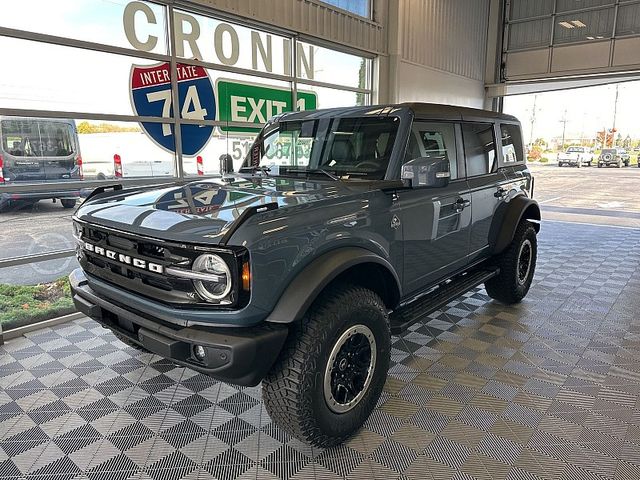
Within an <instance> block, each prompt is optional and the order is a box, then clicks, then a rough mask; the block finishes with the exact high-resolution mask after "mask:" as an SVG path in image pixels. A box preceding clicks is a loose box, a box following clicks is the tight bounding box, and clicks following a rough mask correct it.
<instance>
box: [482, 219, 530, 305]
mask: <svg viewBox="0 0 640 480" xmlns="http://www.w3.org/2000/svg"><path fill="white" fill-rule="evenodd" d="M537 255H538V241H537V237H536V230H535V228H534V227H533V225H532V224H531V222H529V221H527V220H523V221H522V222H520V225H518V228H517V229H516V233H515V235H514V236H513V241H512V242H511V245H509V247H507V249H506V250H505V251H504V252H502V253H500V254H499V255H498V256H497V257H496V258H495V264H496V266H497V267H499V268H500V273H499V274H498V275H496V276H495V277H493V278H491V279H490V280H488V281H487V282H485V284H484V286H485V289H486V290H487V293H488V294H489V296H490V297H491V298H494V299H496V300H498V301H500V302H502V303H506V304H512V303H518V302H520V301H521V300H522V299H523V298H524V297H525V296H526V295H527V293H528V292H529V288H530V287H531V282H532V280H533V274H534V272H535V269H536V258H537Z"/></svg>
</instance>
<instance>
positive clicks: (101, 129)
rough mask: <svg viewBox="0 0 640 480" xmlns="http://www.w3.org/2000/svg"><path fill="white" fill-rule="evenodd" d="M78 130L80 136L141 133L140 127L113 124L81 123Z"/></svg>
mask: <svg viewBox="0 0 640 480" xmlns="http://www.w3.org/2000/svg"><path fill="white" fill-rule="evenodd" d="M76 129H77V130H78V133H79V134H88V133H114V132H139V131H140V128H138V127H123V126H121V125H115V124H113V123H105V122H103V123H90V122H87V121H86V120H85V121H82V122H80V123H79V124H78V125H77V127H76Z"/></svg>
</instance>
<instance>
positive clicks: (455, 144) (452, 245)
mask: <svg viewBox="0 0 640 480" xmlns="http://www.w3.org/2000/svg"><path fill="white" fill-rule="evenodd" d="M461 148H462V145H461V134H460V126H459V125H457V124H456V123H451V122H421V121H417V120H416V121H414V123H413V127H412V130H411V133H410V138H409V144H408V147H407V155H406V157H405V161H410V160H413V159H414V158H418V157H443V156H444V157H446V158H448V159H449V162H450V163H449V165H450V172H451V177H450V181H449V184H448V185H447V186H445V187H441V188H416V189H410V190H403V191H401V192H398V200H397V201H398V202H399V204H400V212H401V219H402V221H401V223H402V234H403V245H404V281H403V283H404V291H405V292H407V293H414V292H419V291H420V290H422V289H424V288H427V287H430V286H431V285H433V284H434V283H436V282H437V281H438V280H441V279H443V278H445V277H447V276H448V275H449V274H451V273H453V272H454V271H456V270H458V269H459V268H461V267H462V266H463V265H464V264H465V262H466V258H467V255H468V253H469V242H470V226H471V194H470V192H469V188H468V185H467V181H466V177H465V172H464V168H465V166H464V158H463V155H462V153H461Z"/></svg>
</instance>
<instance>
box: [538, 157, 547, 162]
mask: <svg viewBox="0 0 640 480" xmlns="http://www.w3.org/2000/svg"><path fill="white" fill-rule="evenodd" d="M538 161H539V162H540V163H549V159H548V158H547V157H541V158H540V160H538Z"/></svg>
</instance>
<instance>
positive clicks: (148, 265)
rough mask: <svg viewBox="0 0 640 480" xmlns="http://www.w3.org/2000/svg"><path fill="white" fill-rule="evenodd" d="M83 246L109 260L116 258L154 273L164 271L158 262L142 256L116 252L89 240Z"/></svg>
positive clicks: (118, 260)
mask: <svg viewBox="0 0 640 480" xmlns="http://www.w3.org/2000/svg"><path fill="white" fill-rule="evenodd" d="M82 247H83V248H84V250H86V251H87V252H92V253H95V254H96V255H100V256H102V257H106V258H108V259H109V260H115V261H117V262H120V263H124V264H125V265H131V266H133V267H136V268H140V269H142V270H149V271H150V272H153V273H164V267H163V266H162V265H159V264H157V263H152V262H147V261H146V260H143V259H141V258H135V257H132V256H131V255H124V254H122V253H118V252H114V251H113V250H109V249H106V248H103V247H99V246H97V245H93V244H92V243H89V242H83V245H82Z"/></svg>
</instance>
